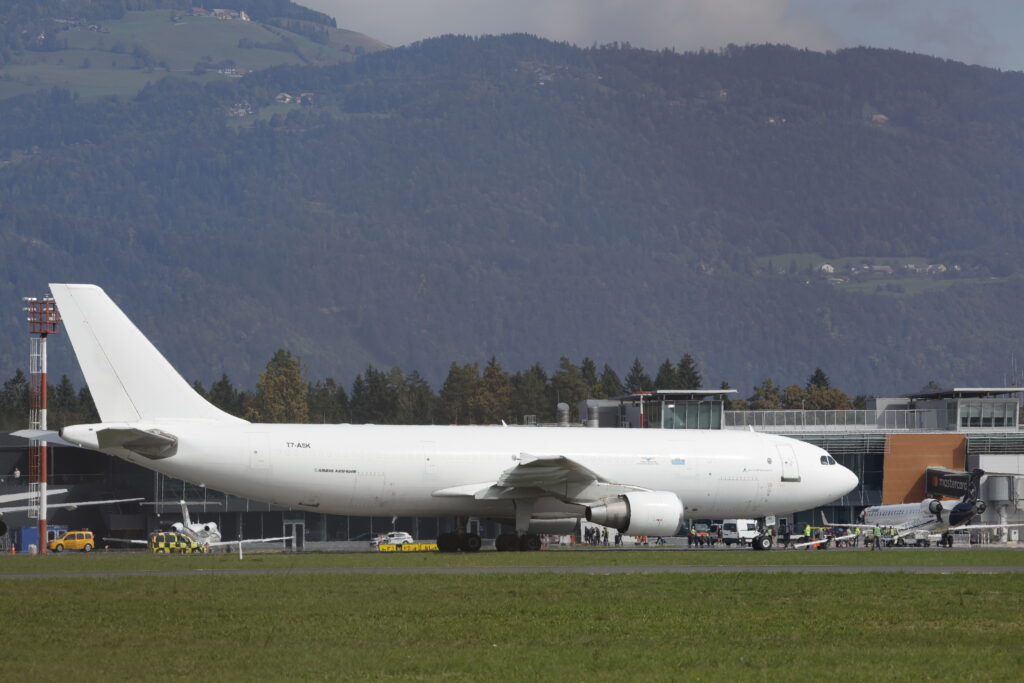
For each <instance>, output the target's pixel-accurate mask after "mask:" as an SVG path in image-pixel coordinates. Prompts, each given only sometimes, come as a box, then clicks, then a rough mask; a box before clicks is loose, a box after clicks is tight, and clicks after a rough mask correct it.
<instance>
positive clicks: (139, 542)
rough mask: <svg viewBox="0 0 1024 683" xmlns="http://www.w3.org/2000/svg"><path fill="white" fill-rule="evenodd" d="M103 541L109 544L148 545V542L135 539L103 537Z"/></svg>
mask: <svg viewBox="0 0 1024 683" xmlns="http://www.w3.org/2000/svg"><path fill="white" fill-rule="evenodd" d="M103 540H104V541H110V542H111V543H135V544H137V545H149V541H140V540H138V539H135V538H107V537H106V536H104V537H103Z"/></svg>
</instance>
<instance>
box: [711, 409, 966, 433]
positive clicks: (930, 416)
mask: <svg viewBox="0 0 1024 683" xmlns="http://www.w3.org/2000/svg"><path fill="white" fill-rule="evenodd" d="M747 427H754V428H755V429H759V430H764V431H800V430H815V431H847V430H857V431H861V430H872V429H882V430H886V431H934V430H939V429H946V413H945V411H941V410H880V411H878V410H727V411H725V428H726V429H745V428H747Z"/></svg>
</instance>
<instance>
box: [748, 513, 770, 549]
mask: <svg viewBox="0 0 1024 683" xmlns="http://www.w3.org/2000/svg"><path fill="white" fill-rule="evenodd" d="M765 522H766V520H765V518H764V517H761V518H760V519H758V520H757V528H758V530H759V532H760V533H758V535H757V536H756V537H755V538H754V539H753V540H751V541H750V547H751V548H753V549H754V550H771V549H772V532H771V530H769V528H768V525H767V524H765Z"/></svg>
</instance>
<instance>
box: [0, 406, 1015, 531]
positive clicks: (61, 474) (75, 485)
mask: <svg viewBox="0 0 1024 683" xmlns="http://www.w3.org/2000/svg"><path fill="white" fill-rule="evenodd" d="M730 393H732V392H730V391H721V390H695V391H656V392H641V393H636V394H629V395H626V396H620V397H617V398H615V399H610V400H588V401H583V402H581V403H580V405H579V406H578V414H579V415H580V423H578V424H569V423H568V411H567V410H564V409H563V410H562V411H560V414H562V415H564V417H563V418H562V423H561V424H559V425H542V426H522V427H517V428H518V429H556V428H566V427H568V428H580V429H601V428H632V429H751V430H754V431H760V432H770V433H775V434H781V435H785V436H788V437H792V438H796V439H800V440H802V441H806V442H808V443H811V444H813V445H815V446H819V447H821V448H823V449H825V450H826V451H828V453H829V454H831V455H832V456H833V457H834V458H835V459H836V460H837V461H838V462H839V463H840V464H842V465H845V466H846V467H848V468H849V469H851V470H852V471H853V472H854V473H856V474H857V476H858V477H859V479H860V485H859V486H858V487H857V488H856V489H855V490H854V491H852V492H851V493H850V494H848V495H846V496H844V497H843V498H841V499H839V500H836V501H834V502H833V503H831V504H830V505H828V506H826V507H824V508H819V509H818V510H808V511H804V512H800V513H797V514H795V515H790V516H788V517H786V518H783V519H784V520H785V523H786V524H787V525H789V526H790V528H797V527H802V526H803V525H804V524H807V523H810V524H812V525H819V524H820V523H821V515H820V514H819V513H820V512H821V511H823V512H825V514H826V515H827V516H828V518H829V519H830V520H831V521H836V522H852V521H856V515H857V514H858V513H859V512H860V511H861V510H862V509H864V508H865V507H867V506H870V505H879V504H893V503H903V502H916V501H920V500H922V499H923V498H926V497H942V496H944V495H945V496H946V497H958V495H959V494H958V493H957V491H958V489H957V488H956V484H955V482H954V483H953V486H952V488H950V481H949V477H948V474H949V471H951V470H952V471H958V472H964V471H967V470H970V469H973V468H976V467H977V468H981V469H984V470H985V471H986V472H989V473H991V474H990V475H989V476H988V477H986V479H985V480H984V481H983V483H982V491H981V494H982V499H983V500H985V501H986V502H987V510H986V512H985V514H984V517H983V520H984V523H991V524H999V523H1011V522H1024V431H1022V429H1021V425H1020V414H1021V405H1020V403H1021V396H1022V394H1024V388H1015V387H994V388H985V387H980V388H978V387H969V388H954V389H951V390H948V391H940V392H933V393H922V394H915V395H910V396H905V397H900V398H877V399H873V400H871V401H870V402H869V404H868V407H867V408H866V409H864V410H769V411H734V410H728V409H727V402H728V398H729V394H730ZM27 470H28V467H27V443H26V442H25V441H23V440H22V439H18V438H16V437H11V436H9V435H6V434H5V435H0V495H2V494H8V493H20V492H24V491H25V490H27V486H28V484H27V476H25V474H24V473H26V472H27ZM49 471H50V487H51V488H66V489H68V492H67V493H66V494H64V495H63V496H61V497H60V498H55V499H54V500H55V501H59V500H85V499H96V498H102V497H112V498H125V497H136V496H137V497H142V498H144V499H145V501H146V503H145V504H143V505H142V506H139V505H137V504H124V505H120V506H117V505H115V506H102V507H96V508H81V509H78V510H75V511H65V510H62V509H54V510H52V511H51V513H50V516H49V517H50V524H51V527H52V528H53V529H55V530H60V529H62V528H89V529H93V530H95V531H97V532H98V534H99V535H101V536H118V537H126V538H127V537H131V538H143V537H144V536H145V534H146V533H148V532H151V531H155V530H158V529H166V528H168V527H169V525H170V524H171V523H173V522H177V521H181V514H180V505H179V501H181V500H186V501H188V502H189V504H190V510H191V511H192V516H193V518H198V519H200V520H203V521H215V522H217V523H218V525H219V526H220V528H221V529H222V532H223V535H224V538H225V540H230V539H234V538H238V537H240V536H250V537H252V536H261V537H262V536H274V535H289V536H291V535H294V536H296V537H297V538H298V539H300V543H302V542H329V541H360V540H367V541H368V540H369V538H370V537H371V536H373V535H375V534H379V533H383V532H386V531H391V530H393V529H397V530H401V531H408V532H409V533H411V534H412V535H413V536H414V537H416V538H423V539H429V538H435V537H436V536H437V534H438V533H439V532H442V531H447V530H449V529H450V528H451V525H452V520H450V519H447V518H432V517H431V518H424V517H419V518H404V517H403V518H398V519H395V520H393V519H392V518H390V517H357V516H345V515H327V514H322V513H316V512H310V511H299V510H288V509H282V508H279V507H275V506H272V505H268V504H266V503H259V502H255V501H250V500H246V499H244V498H238V497H236V496H230V495H226V494H224V493H221V492H219V491H214V490H211V489H208V488H204V487H202V486H196V485H193V484H187V483H185V482H183V481H181V480H178V479H173V478H170V477H167V476H165V475H162V474H159V473H156V472H152V471H150V470H147V469H144V468H141V467H138V466H136V465H133V464H131V463H128V462H125V461H123V460H120V459H118V458H112V457H109V456H106V455H103V454H100V453H96V452H92V451H86V450H81V449H75V448H59V447H58V448H52V449H51V451H50V466H49ZM684 503H685V501H684ZM3 521H4V522H5V523H6V526H7V527H9V528H10V531H9V532H8V533H7V534H6V535H2V536H0V545H4V546H6V545H7V544H9V543H11V542H12V541H13V540H14V537H15V536H16V533H17V530H18V529H20V528H22V527H30V526H32V525H33V524H34V523H35V522H34V520H33V519H31V518H30V517H29V516H28V515H25V514H23V513H14V514H10V515H8V516H7V517H5V518H4V520H3ZM779 521H780V522H782V519H780V520H779ZM470 524H471V529H472V530H474V531H476V532H477V533H479V534H480V535H481V536H483V537H485V538H493V537H494V536H496V535H497V533H498V532H499V531H498V526H497V525H496V524H493V523H490V522H487V521H486V520H473V521H471V523H470ZM1017 533H1018V532H1017V530H1016V529H1012V528H1011V529H1009V530H1008V537H1007V538H1005V539H1004V538H1000V537H999V536H998V530H997V533H996V534H993V535H990V536H992V537H993V540H1000V541H1002V540H1010V541H1016V540H1017Z"/></svg>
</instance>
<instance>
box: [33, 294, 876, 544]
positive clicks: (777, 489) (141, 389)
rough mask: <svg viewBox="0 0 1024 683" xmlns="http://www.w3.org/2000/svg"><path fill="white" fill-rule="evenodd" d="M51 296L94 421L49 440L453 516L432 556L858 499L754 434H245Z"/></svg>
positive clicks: (306, 497) (269, 489)
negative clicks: (491, 527) (484, 528)
mask: <svg viewBox="0 0 1024 683" xmlns="http://www.w3.org/2000/svg"><path fill="white" fill-rule="evenodd" d="M50 291H51V292H52V294H53V297H54V299H55V300H56V302H57V306H58V308H59V309H60V313H61V318H62V320H63V322H64V324H65V327H66V329H67V332H68V336H69V337H70V339H71V343H72V346H73V347H74V350H75V355H76V356H77V357H78V362H79V364H80V365H81V366H82V372H83V374H84V375H85V379H86V382H87V383H88V385H89V390H90V391H91V392H92V396H93V398H94V400H95V402H96V407H97V409H98V411H99V414H100V417H101V419H102V422H100V423H98V424H83V425H74V426H69V427H65V428H63V429H62V430H61V432H60V434H61V436H62V437H63V438H64V439H66V440H67V441H70V442H72V443H76V444H78V445H80V446H82V447H84V448H89V449H93V450H97V451H100V452H103V453H107V454H109V455H113V456H117V457H120V458H123V459H125V460H128V461H129V462H133V463H136V464H139V465H142V466H144V467H148V468H149V469H153V470H156V471H158V472H162V473H164V474H166V475H168V476H171V477H177V478H180V479H184V480H186V481H189V482H192V483H195V484H199V485H202V486H208V487H210V488H214V489H218V490H221V491H225V492H228V493H231V494H233V495H237V496H242V497H245V498H251V499H255V500H260V501H265V502H268V503H271V504H274V505H280V506H284V507H289V508H293V509H299V510H313V511H317V512H325V513H333V514H344V515H377V516H391V517H394V516H420V515H421V516H450V517H454V518H455V522H456V524H455V529H456V530H455V531H454V532H448V533H442V534H440V535H439V537H438V539H437V545H438V548H439V549H440V550H442V551H444V552H454V551H457V550H463V551H475V550H478V549H479V548H480V545H481V541H480V537H479V536H478V535H476V534H474V533H470V532H469V531H468V530H467V521H468V518H470V517H479V518H488V519H494V520H498V521H500V522H502V523H504V524H508V525H509V526H510V527H512V528H513V529H514V532H509V533H503V534H501V535H500V536H499V537H498V538H497V539H496V547H497V549H498V550H519V549H524V550H533V549H537V548H539V547H540V539H539V537H538V536H537V534H538V533H567V532H569V530H571V529H573V528H574V527H575V526H576V524H577V522H578V521H579V519H580V518H582V517H586V518H587V519H590V520H592V521H594V522H596V523H599V524H603V525H605V526H611V527H614V528H616V529H619V530H620V531H621V532H622V533H624V534H628V535H648V536H671V535H674V534H675V533H676V532H677V530H678V529H679V528H680V526H681V525H682V521H683V514H684V512H686V513H687V514H693V515H696V516H699V517H712V518H722V517H743V518H763V517H765V516H766V515H772V514H775V515H779V514H787V513H791V512H795V511H798V510H806V509H808V508H812V507H816V506H819V505H823V504H826V503H829V502H831V501H833V500H835V499H836V498H839V497H840V496H843V495H845V494H846V493H848V492H850V491H851V490H853V488H854V487H855V486H856V485H857V477H856V475H854V474H853V472H851V471H850V470H848V469H846V468H845V467H842V466H841V465H838V464H836V462H835V461H834V460H833V459H832V458H831V457H829V456H828V454H827V453H825V451H823V450H821V449H820V448H817V447H815V446H812V445H810V444H807V443H803V442H801V441H797V440H794V439H789V438H785V437H781V436H774V435H768V434H758V433H754V432H752V431H750V432H746V431H743V432H741V431H698V430H669V429H585V428H579V429H575V428H570V429H554V428H540V427H504V426H500V427H499V426H494V427H465V426H459V427H456V426H430V427H426V426H383V425H380V426H378V425H348V424H342V425H299V424H291V425H289V424H250V423H249V422H246V421H245V420H241V419H239V418H237V417H234V416H232V415H229V414H227V413H224V412H222V411H221V410H220V409H218V408H216V407H215V406H213V405H211V404H210V403H208V402H207V401H206V400H204V399H203V398H202V397H201V396H199V394H197V393H196V392H195V391H193V389H192V387H190V386H189V384H188V382H186V381H185V380H184V379H182V377H181V376H180V375H179V374H178V373H177V372H176V371H175V370H174V368H173V367H172V366H171V365H170V363H168V362H167V360H166V359H165V358H164V357H163V356H162V355H161V354H160V352H159V351H157V349H156V348H155V347H154V346H153V345H152V344H151V343H150V342H149V340H147V339H146V337H145V336H144V335H143V334H142V333H141V332H140V331H139V330H138V328H136V327H135V325H133V324H132V322H131V321H130V320H129V319H128V318H127V316H125V314H124V313H122V312H121V310H120V309H119V308H118V307H117V306H116V305H115V304H114V302H113V301H111V299H110V298H109V297H108V296H107V295H106V294H105V293H104V292H103V290H102V289H100V288H99V287H96V286H93V285H71V284H54V285H50ZM770 538H771V537H770V536H768V535H762V536H760V537H758V539H757V540H756V542H755V543H754V546H755V547H757V548H759V549H765V550H766V549H768V548H769V547H770V545H771V541H770Z"/></svg>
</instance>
